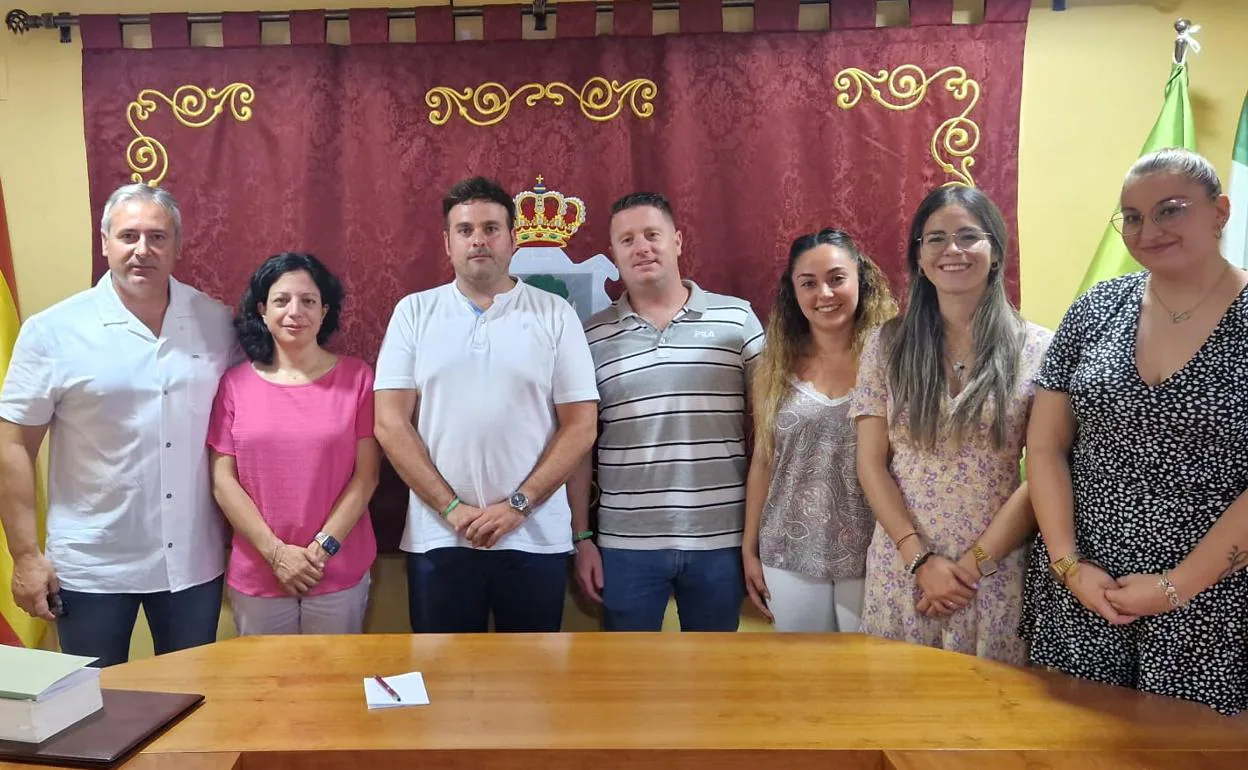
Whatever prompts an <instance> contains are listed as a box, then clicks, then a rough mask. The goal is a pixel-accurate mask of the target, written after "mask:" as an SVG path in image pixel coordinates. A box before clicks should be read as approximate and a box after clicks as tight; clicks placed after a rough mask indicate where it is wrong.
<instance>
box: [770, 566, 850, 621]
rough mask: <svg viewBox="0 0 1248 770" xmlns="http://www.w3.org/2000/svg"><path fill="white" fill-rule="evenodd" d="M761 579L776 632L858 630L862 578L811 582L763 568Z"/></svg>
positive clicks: (801, 575) (795, 574) (773, 569)
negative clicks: (764, 585)
mask: <svg viewBox="0 0 1248 770" xmlns="http://www.w3.org/2000/svg"><path fill="white" fill-rule="evenodd" d="M763 579H764V580H766V581H767V591H768V593H770V594H771V601H770V602H768V604H767V607H768V608H769V609H770V610H771V614H772V615H774V616H775V618H776V621H775V629H776V630H777V631H808V632H824V631H843V632H847V633H848V632H854V631H857V630H858V626H859V623H860V622H861V619H862V594H863V591H864V590H865V589H866V583H865V581H864V580H863V579H862V578H854V579H841V580H837V581H835V582H834V581H833V580H832V578H814V577H810V576H809V575H803V574H801V573H798V572H789V571H788V570H783V569H776V568H775V567H768V566H767V565H766V564H764V565H763Z"/></svg>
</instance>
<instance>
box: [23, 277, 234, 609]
mask: <svg viewBox="0 0 1248 770" xmlns="http://www.w3.org/2000/svg"><path fill="white" fill-rule="evenodd" d="M230 319H231V313H230V310H229V308H227V307H226V306H225V305H223V304H221V303H220V302H217V301H216V300H214V299H212V298H211V297H209V296H208V295H206V294H203V293H202V292H199V291H196V290H195V289H192V288H191V287H189V286H186V285H184V284H182V283H179V282H178V281H176V280H174V279H172V278H171V279H170V280H169V308H168V310H167V311H166V312H165V319H164V323H163V324H162V327H161V334H160V337H159V338H158V337H156V336H155V335H154V334H152V332H151V330H150V329H148V328H147V327H146V326H144V325H143V323H142V322H140V321H139V320H138V319H137V318H136V317H135V316H134V315H133V314H131V313H130V311H128V310H127V309H126V308H125V306H124V305H122V303H121V299H120V298H119V297H118V296H117V292H116V289H115V288H114V287H113V281H112V274H111V273H108V274H105V276H104V277H103V278H101V279H100V281H99V283H97V284H96V285H95V287H93V288H91V289H88V290H86V291H83V292H80V293H78V294H75V295H74V296H72V297H70V298H68V299H66V300H64V301H62V302H59V303H57V304H56V305H53V306H52V307H50V308H48V309H47V310H44V311H43V312H41V313H38V314H36V315H33V316H31V317H30V318H29V319H27V321H26V323H25V324H23V325H22V328H21V331H20V332H19V333H18V337H17V342H16V344H15V345H14V347H13V358H12V360H11V361H10V362H9V370H8V375H7V376H6V377H5V381H4V388H3V391H0V418H3V419H4V420H7V421H9V422H12V423H16V424H18V425H45V424H47V425H49V429H48V435H49V461H48V519H47V530H48V539H47V549H46V550H47V555H48V558H49V559H50V560H51V561H52V564H53V566H54V567H55V568H56V573H57V577H58V579H59V580H60V584H61V586H63V587H64V588H66V589H68V590H71V591H84V592H88V593H154V592H157V591H181V590H183V589H186V588H190V587H193V586H196V585H199V584H201V583H206V582H208V581H209V580H213V579H215V578H216V577H217V576H218V575H220V574H221V573H222V571H223V570H224V567H225V527H224V520H223V519H222V517H221V514H220V512H219V511H218V509H217V506H216V503H215V502H214V501H213V497H212V486H211V483H210V481H209V472H208V471H209V469H208V451H207V448H206V445H205V438H206V436H207V432H208V416H209V414H210V413H211V411H212V400H213V396H214V395H216V391H217V382H218V381H219V380H220V379H221V375H222V373H223V372H225V370H226V369H227V368H228V367H229V366H230V364H231V362H232V359H233V358H234V357H235V355H236V354H235V352H234V351H235V350H236V346H235V341H234V340H235V338H234V330H233V328H232V326H231V322H230Z"/></svg>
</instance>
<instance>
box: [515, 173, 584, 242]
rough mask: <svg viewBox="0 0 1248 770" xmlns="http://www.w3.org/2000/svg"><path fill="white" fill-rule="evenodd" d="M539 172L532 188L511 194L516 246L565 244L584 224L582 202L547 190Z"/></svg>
mask: <svg viewBox="0 0 1248 770" xmlns="http://www.w3.org/2000/svg"><path fill="white" fill-rule="evenodd" d="M543 181H544V180H543V178H542V176H541V175H540V174H539V175H538V177H537V183H536V184H534V185H533V189H532V190H525V191H524V192H522V193H519V194H518V195H516V197H515V202H516V246H517V247H520V246H534V245H537V244H552V245H555V246H559V247H564V246H567V245H568V241H569V240H571V239H572V236H573V235H576V231H577V230H579V229H580V227H581V225H583V224H585V202H584V201H582V200H581V199H580V198H574V197H572V196H564V195H563V194H562V193H558V192H554V191H547V190H546V185H544V184H543Z"/></svg>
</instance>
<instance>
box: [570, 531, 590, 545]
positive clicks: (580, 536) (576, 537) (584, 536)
mask: <svg viewBox="0 0 1248 770" xmlns="http://www.w3.org/2000/svg"><path fill="white" fill-rule="evenodd" d="M593 536H594V531H593V530H592V529H587V530H585V531H584V532H575V533H573V534H572V542H573V543H579V542H581V541H582V540H588V539H590V538H591V537H593Z"/></svg>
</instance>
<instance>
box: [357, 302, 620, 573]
mask: <svg viewBox="0 0 1248 770" xmlns="http://www.w3.org/2000/svg"><path fill="white" fill-rule="evenodd" d="M374 387H375V389H376V390H415V391H417V392H418V393H419V394H420V405H419V407H418V410H417V420H416V427H417V431H418V432H419V434H420V438H421V439H422V440H423V441H424V443H425V446H426V447H428V450H429V456H430V458H431V459H432V461H433V465H434V467H436V468H437V469H438V472H439V473H441V474H442V478H444V479H446V482H447V483H448V484H450V486H451V488H452V489H453V490H454V491H455V494H457V495H458V496H459V497H460V499H461V500H463V501H464V502H465V503H468V504H469V505H473V506H486V505H491V504H493V503H497V502H500V501H503V500H506V499H507V498H508V497H509V496H510V495H511V494H512V493H514V492H515V491H516V490H517V489H519V488H520V485H521V484H523V483H524V481H525V479H527V478H528V477H529V475H530V474H531V473H532V472H533V469H534V468H535V467H536V466H537V461H538V459H539V458H540V457H541V455H542V452H543V451H545V449H546V445H547V444H548V443H550V439H551V438H552V437H553V436H554V434H555V430H556V429H557V427H558V421H557V419H556V415H555V404H567V403H574V402H578V401H597V400H598V387H597V385H596V384H595V382H594V362H593V359H592V358H591V357H590V355H589V345H588V344H587V343H586V342H585V333H584V331H583V330H582V328H581V322H580V319H579V318H578V317H577V315H576V311H575V310H573V308H572V306H571V305H569V304H568V303H567V301H565V300H564V299H563V298H562V297H558V296H556V295H554V294H551V293H549V292H546V291H543V290H542V289H537V288H534V287H532V286H529V285H527V284H526V283H524V282H523V281H517V282H516V285H515V286H514V287H513V288H512V289H510V290H509V291H507V292H505V293H503V294H499V295H498V296H496V297H495V298H494V304H493V305H491V306H490V308H489V309H488V310H486V311H485V312H484V313H479V312H478V310H477V309H476V308H474V307H473V306H472V303H471V302H469V301H468V299H467V298H466V297H465V296H464V295H463V294H462V293H461V292H460V291H459V289H458V288H456V286H455V284H454V283H449V284H445V285H443V286H439V287H437V288H435V289H429V290H428V291H422V292H419V293H416V294H409V295H408V296H406V297H404V298H403V299H402V300H400V301H399V304H398V306H397V307H396V308H395V309H394V315H393V316H392V317H391V319H390V326H389V328H388V329H387V330H386V337H385V340H384V341H383V342H382V344H381V353H380V354H379V355H378V358H377V377H376V381H375V385H374ZM571 534H572V513H571V509H570V508H569V507H568V496H567V491H566V490H565V489H564V487H560V488H559V489H558V490H556V491H555V493H554V494H553V495H551V496H550V497H549V498H547V499H546V500H545V501H544V502H543V503H542V504H540V505H537V506H534V508H533V511H532V512H531V513H530V514H529V516H528V519H527V520H526V521H525V522H524V523H523V524H521V525H520V526H519V527H517V528H516V529H515V530H513V531H512V532H510V533H508V534H507V535H505V536H503V538H502V539H500V540H499V542H498V544H497V545H495V549H498V550H503V549H508V550H516V551H527V552H529V553H564V552H567V551H570V550H571V549H572V537H571ZM448 546H460V547H470V543H469V542H468V540H466V539H465V538H463V537H459V536H457V535H456V534H455V530H454V528H453V527H451V525H450V524H448V523H447V522H446V521H445V520H443V519H442V518H441V517H440V516H439V512H438V511H434V510H433V509H431V508H429V507H428V506H427V505H425V503H424V502H423V501H422V500H421V499H420V498H419V497H417V496H416V493H414V492H413V493H411V494H410V496H409V501H408V508H407V524H406V526H405V527H404V529H403V540H402V542H401V544H400V548H402V549H403V550H404V551H407V552H409V553H424V552H426V551H431V550H433V549H435V548H445V547H448Z"/></svg>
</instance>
